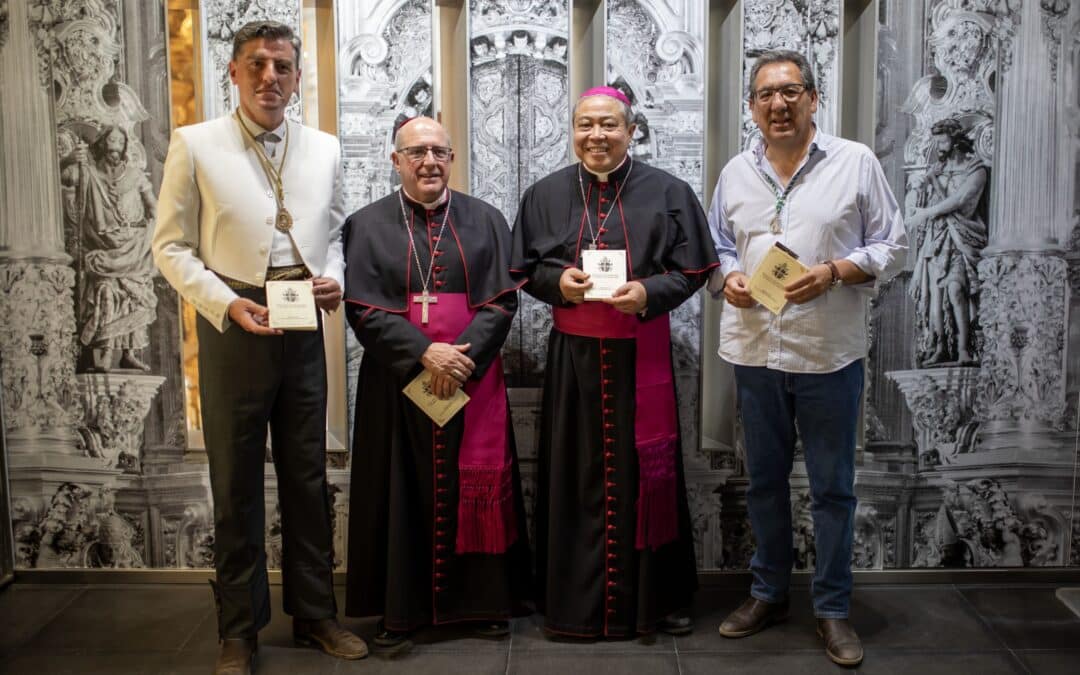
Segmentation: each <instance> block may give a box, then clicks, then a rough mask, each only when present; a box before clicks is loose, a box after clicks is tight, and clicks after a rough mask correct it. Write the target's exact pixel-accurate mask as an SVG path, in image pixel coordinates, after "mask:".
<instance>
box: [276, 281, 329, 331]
mask: <svg viewBox="0 0 1080 675" xmlns="http://www.w3.org/2000/svg"><path fill="white" fill-rule="evenodd" d="M266 307H267V308H268V309H269V310H270V327H271V328H278V329H281V330H315V329H316V328H318V327H319V323H318V317H317V315H316V313H315V293H314V292H313V291H312V284H311V281H310V280H306V281H267V282H266Z"/></svg>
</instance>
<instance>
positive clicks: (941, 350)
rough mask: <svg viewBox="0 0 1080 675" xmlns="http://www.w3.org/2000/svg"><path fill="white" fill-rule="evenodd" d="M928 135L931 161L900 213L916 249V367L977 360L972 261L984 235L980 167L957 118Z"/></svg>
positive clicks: (913, 293)
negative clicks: (920, 185)
mask: <svg viewBox="0 0 1080 675" xmlns="http://www.w3.org/2000/svg"><path fill="white" fill-rule="evenodd" d="M931 134H932V135H933V139H934V141H935V144H936V152H937V161H936V162H935V163H934V164H932V165H931V166H930V167H929V168H928V169H927V172H926V176H925V182H924V184H923V189H922V191H921V193H920V194H919V195H918V197H917V201H916V206H915V208H914V209H913V210H912V211H911V213H910V214H909V215H908V218H907V225H908V231H909V232H911V233H913V235H914V237H913V239H914V242H915V252H916V259H915V269H914V271H913V273H912V277H911V285H910V287H909V292H910V293H911V297H912V298H913V299H914V300H915V307H916V316H917V320H918V330H917V342H916V360H917V363H918V365H919V367H922V368H925V367H928V366H934V365H939V364H950V365H954V364H960V365H970V364H974V363H977V361H978V346H977V342H976V330H975V325H974V324H975V322H976V320H977V317H978V295H979V277H978V270H977V265H978V262H979V258H980V256H981V252H982V249H983V248H984V247H985V246H986V241H987V227H986V222H985V220H984V219H983V216H982V214H980V213H979V204H980V200H981V198H982V194H983V190H984V188H985V187H986V181H987V170H986V167H985V166H984V165H983V164H982V162H981V161H980V160H979V159H978V158H977V157H976V156H975V153H974V146H973V144H972V141H971V139H970V138H969V137H968V135H967V132H966V131H965V130H964V127H963V125H962V124H961V123H960V122H959V121H957V120H955V119H944V120H941V121H939V122H937V123H936V124H935V125H934V126H933V127H932V129H931Z"/></svg>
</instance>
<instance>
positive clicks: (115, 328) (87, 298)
mask: <svg viewBox="0 0 1080 675" xmlns="http://www.w3.org/2000/svg"><path fill="white" fill-rule="evenodd" d="M61 181H62V183H63V184H64V186H65V189H67V190H68V191H69V192H73V193H74V194H73V195H71V198H70V200H69V202H68V203H69V209H70V210H69V219H70V220H71V221H73V222H72V226H73V228H74V237H75V239H76V242H75V246H76V258H77V259H76V272H77V274H78V281H77V284H78V289H79V297H78V300H77V303H78V324H79V342H80V344H82V345H83V346H84V347H86V348H88V349H89V350H91V357H92V366H93V368H94V369H96V370H112V369H113V368H114V356H115V352H119V353H120V354H119V368H124V369H137V370H143V371H146V370H149V369H150V367H149V366H148V365H147V364H145V363H144V362H143V361H141V360H140V359H139V358H138V356H137V355H136V352H137V351H139V350H141V349H143V348H145V347H146V346H147V345H148V344H149V336H148V328H149V326H150V324H151V323H152V322H153V321H154V318H155V316H156V308H157V298H156V296H155V295H154V287H153V274H154V264H153V260H152V258H151V255H150V236H151V233H152V231H153V227H152V223H153V220H154V218H155V213H156V210H157V200H156V199H155V198H154V194H153V187H152V186H151V185H150V180H149V179H148V177H147V175H146V172H145V171H144V170H143V169H142V168H141V167H140V166H139V165H138V163H137V162H133V161H131V154H130V153H129V139H128V134H127V132H125V131H124V130H123V129H121V128H119V127H116V126H107V127H105V128H104V129H102V131H101V133H100V134H99V135H98V137H97V139H96V140H95V141H94V142H93V144H92V145H91V146H90V147H89V152H88V149H87V147H86V146H85V145H84V144H79V145H77V146H76V147H75V149H74V151H73V152H72V153H71V155H69V156H68V159H67V160H66V161H65V162H64V167H63V169H62V172H61Z"/></svg>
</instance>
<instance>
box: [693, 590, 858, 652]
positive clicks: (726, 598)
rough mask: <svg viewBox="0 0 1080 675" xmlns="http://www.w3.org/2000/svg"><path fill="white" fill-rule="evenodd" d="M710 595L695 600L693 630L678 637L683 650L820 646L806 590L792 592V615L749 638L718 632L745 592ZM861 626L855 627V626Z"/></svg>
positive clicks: (731, 650)
mask: <svg viewBox="0 0 1080 675" xmlns="http://www.w3.org/2000/svg"><path fill="white" fill-rule="evenodd" d="M708 595H709V597H708V598H705V599H703V598H700V597H699V598H698V599H697V601H696V602H695V618H694V632H693V633H691V634H690V635H687V636H683V637H678V638H675V643H676V645H677V646H678V649H679V653H680V654H681V653H683V652H702V651H708V652H769V651H792V650H795V651H807V650H819V649H821V639H820V638H818V636H817V632H816V630H817V628H816V626H815V624H814V611H813V608H812V607H811V606H810V596H809V594H808V593H807V591H806V590H805V589H795V590H792V592H791V616H790V618H789V619H788V620H787V621H784V622H782V623H779V624H776V625H774V626H770V627H769V628H768V629H766V630H763V631H761V632H760V633H757V634H756V635H751V636H749V637H745V638H740V639H737V640H732V639H730V638H725V637H723V636H722V635H720V633H719V632H718V629H719V628H720V624H721V622H723V620H724V618H725V617H726V616H727V615H728V614H729V613H731V611H732V610H734V609H735V608H737V607H738V606H739V605H740V604H742V602H743V601H744V600H746V598H747V597H748V596H747V593H746V591H737V590H724V591H711V592H710V593H709V594H708ZM857 628H858V626H856V629H857Z"/></svg>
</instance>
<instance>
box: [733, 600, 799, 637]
mask: <svg viewBox="0 0 1080 675" xmlns="http://www.w3.org/2000/svg"><path fill="white" fill-rule="evenodd" d="M786 618H788V603H787V601H786V600H785V601H784V602H778V603H772V602H765V601H764V600H758V599H757V598H754V597H751V598H749V599H747V601H746V602H744V603H743V604H741V605H739V608H738V609H736V610H735V611H734V612H732V613H731V614H728V615H727V618H726V619H724V622H723V623H721V624H720V634H721V635H723V636H724V637H726V638H741V637H746V636H747V635H753V634H754V633H756V632H758V631H760V630H763V629H765V628H768V627H769V626H771V625H773V624H774V623H780V622H781V621H783V620H784V619H786Z"/></svg>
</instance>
